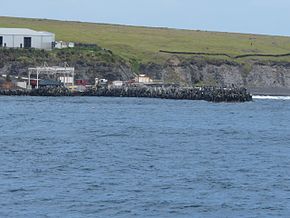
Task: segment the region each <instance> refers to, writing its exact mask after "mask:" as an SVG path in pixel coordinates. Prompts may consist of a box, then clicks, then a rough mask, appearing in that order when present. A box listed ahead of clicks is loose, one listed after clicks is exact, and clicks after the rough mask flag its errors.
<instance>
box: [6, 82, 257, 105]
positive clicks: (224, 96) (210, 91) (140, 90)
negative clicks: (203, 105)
mask: <svg viewBox="0 0 290 218" xmlns="http://www.w3.org/2000/svg"><path fill="white" fill-rule="evenodd" d="M0 95H12V96H13V95H14V96H103V97H137V98H138V97H139V98H161V99H176V100H205V101H210V102H246V101H251V100H252V96H251V94H250V93H248V92H247V90H246V89H244V88H216V87H202V88H200V87H196V88H180V87H178V88H177V87H166V88H163V87H147V86H142V87H111V88H99V89H90V90H87V91H85V92H71V91H69V90H68V89H66V88H64V87H58V88H40V89H34V90H31V91H27V90H2V91H1V90H0Z"/></svg>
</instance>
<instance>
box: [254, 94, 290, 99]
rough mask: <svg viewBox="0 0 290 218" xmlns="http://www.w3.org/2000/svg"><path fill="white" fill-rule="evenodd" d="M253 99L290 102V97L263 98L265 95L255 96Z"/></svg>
mask: <svg viewBox="0 0 290 218" xmlns="http://www.w3.org/2000/svg"><path fill="white" fill-rule="evenodd" d="M253 99H261V100H269V99H270V100H290V96H270V95H268V96H263V95H254V96H253Z"/></svg>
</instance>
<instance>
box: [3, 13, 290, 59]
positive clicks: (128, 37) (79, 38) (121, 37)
mask: <svg viewBox="0 0 290 218" xmlns="http://www.w3.org/2000/svg"><path fill="white" fill-rule="evenodd" d="M0 27H25V28H31V29H35V30H43V31H50V32H54V33H56V38H57V40H63V41H74V42H82V43H96V44H98V45H99V46H101V47H104V48H106V49H110V50H112V51H113V52H114V53H115V54H117V55H120V56H121V57H123V58H125V59H126V60H136V61H137V62H139V63H147V62H157V63H162V62H163V61H165V60H166V59H167V58H168V56H169V55H168V54H162V53H160V52H159V50H167V51H178V52H206V53H227V54H229V55H232V56H235V55H243V54H251V53H260V54H282V53H290V37H282V36H266V35H251V34H237V33H221V32H206V31H193V30H177V29H167V28H149V27H135V26H121V25H109V24H94V23H83V22H71V21H56V20H45V19H27V18H11V17H0ZM211 58H213V57H211ZM224 58H225V57H224ZM259 59H262V58H259ZM263 60H271V61H277V60H279V61H287V62H290V57H279V58H274V57H265V58H263Z"/></svg>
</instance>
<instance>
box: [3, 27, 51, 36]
mask: <svg viewBox="0 0 290 218" xmlns="http://www.w3.org/2000/svg"><path fill="white" fill-rule="evenodd" d="M0 35H29V36H48V35H49V36H51V35H54V33H50V32H42V31H35V30H32V29H26V28H0Z"/></svg>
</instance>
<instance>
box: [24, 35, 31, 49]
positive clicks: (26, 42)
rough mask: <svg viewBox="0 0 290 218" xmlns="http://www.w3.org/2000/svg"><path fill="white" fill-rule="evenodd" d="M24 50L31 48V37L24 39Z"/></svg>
mask: <svg viewBox="0 0 290 218" xmlns="http://www.w3.org/2000/svg"><path fill="white" fill-rule="evenodd" d="M24 48H31V37H24Z"/></svg>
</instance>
